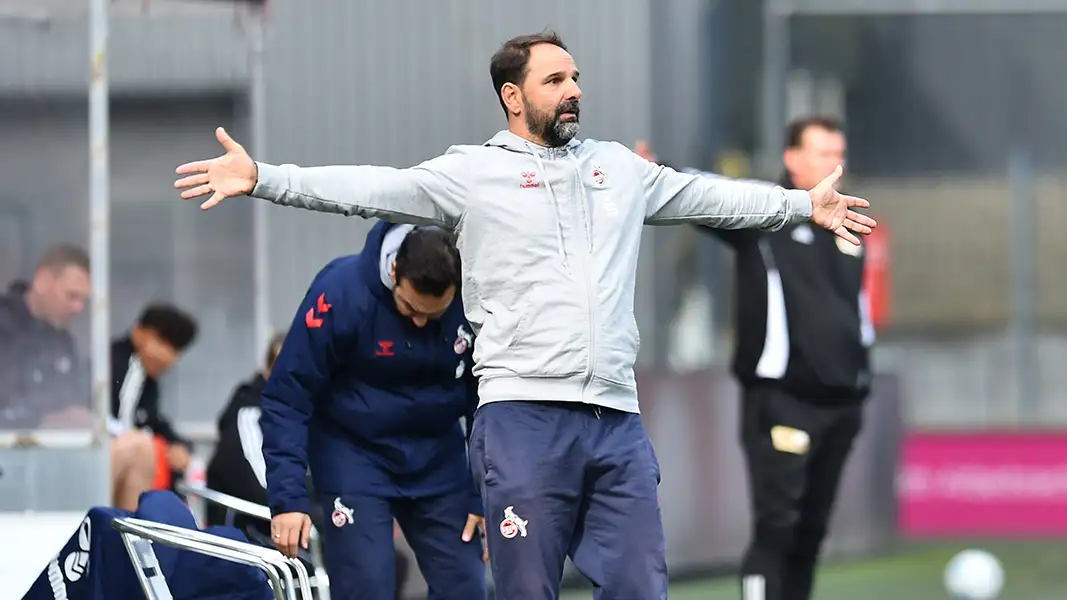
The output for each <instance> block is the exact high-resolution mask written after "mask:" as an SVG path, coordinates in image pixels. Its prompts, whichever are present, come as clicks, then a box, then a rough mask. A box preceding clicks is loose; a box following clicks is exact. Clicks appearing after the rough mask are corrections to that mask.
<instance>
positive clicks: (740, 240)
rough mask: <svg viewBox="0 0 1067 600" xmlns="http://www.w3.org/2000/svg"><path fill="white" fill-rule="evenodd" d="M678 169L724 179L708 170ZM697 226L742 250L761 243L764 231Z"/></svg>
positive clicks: (683, 171)
mask: <svg viewBox="0 0 1067 600" xmlns="http://www.w3.org/2000/svg"><path fill="white" fill-rule="evenodd" d="M664 166H669V165H664ZM677 170H678V171H680V172H682V173H687V174H690V175H698V176H700V177H708V178H711V179H722V176H720V175H716V174H715V173H709V172H708V171H701V170H699V169H692V168H683V169H677ZM696 227H697V229H699V230H700V231H701V232H703V233H706V234H708V235H711V236H713V237H715V238H718V240H719V241H721V242H723V243H725V244H726V245H728V246H730V247H731V248H733V249H734V250H740V249H742V248H745V247H750V246H753V245H755V244H757V243H759V239H760V235H762V233H763V232H762V231H760V230H758V229H722V228H720V227H709V226H707V225H702V224H697V225H696Z"/></svg>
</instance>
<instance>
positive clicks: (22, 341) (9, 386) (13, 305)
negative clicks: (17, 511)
mask: <svg viewBox="0 0 1067 600" xmlns="http://www.w3.org/2000/svg"><path fill="white" fill-rule="evenodd" d="M89 285H90V281H89V255H88V254H86V252H85V251H84V250H82V249H81V248H78V247H75V246H56V247H53V248H50V249H48V250H47V251H45V253H44V255H43V256H42V257H41V260H40V261H39V262H38V264H37V268H36V269H35V270H34V273H33V277H32V278H31V279H30V280H29V281H28V282H21V281H16V282H14V283H13V284H11V287H10V289H9V290H8V293H7V294H5V295H0V429H15V430H31V429H37V428H49V427H53V426H56V427H68V426H72V427H85V428H88V427H89V426H90V425H91V423H92V414H91V413H90V411H89V385H88V381H87V380H86V379H85V378H84V377H83V376H82V375H83V374H84V368H83V367H82V365H81V362H82V361H81V360H80V359H79V357H78V355H77V352H76V350H75V346H74V337H73V336H72V335H71V334H70V330H69V329H68V327H69V325H70V322H71V320H73V319H74V317H76V316H77V315H79V314H80V313H81V312H82V310H84V308H85V304H86V302H87V301H88V299H89Z"/></svg>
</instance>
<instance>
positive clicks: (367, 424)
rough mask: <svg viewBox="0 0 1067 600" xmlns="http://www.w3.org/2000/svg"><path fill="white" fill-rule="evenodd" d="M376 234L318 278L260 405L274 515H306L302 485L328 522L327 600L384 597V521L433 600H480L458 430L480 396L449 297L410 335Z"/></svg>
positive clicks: (472, 496) (466, 339)
mask: <svg viewBox="0 0 1067 600" xmlns="http://www.w3.org/2000/svg"><path fill="white" fill-rule="evenodd" d="M393 227H396V226H395V225H392V224H388V223H384V222H381V223H378V224H377V225H376V226H375V227H374V228H372V229H371V231H370V233H369V235H368V236H367V241H366V244H365V246H364V248H363V251H362V252H361V253H360V254H358V255H352V256H345V257H342V258H338V259H336V260H334V261H333V262H331V263H330V264H328V265H326V267H325V268H323V269H322V271H321V272H320V273H319V274H318V275H317V276H316V277H315V279H314V281H313V282H312V283H311V286H310V289H309V290H308V293H307V296H306V297H305V298H304V301H303V302H302V303H301V305H300V309H299V311H298V313H297V315H296V318H295V320H294V321H293V324H292V326H291V328H290V330H289V332H288V334H287V336H286V338H285V343H284V344H283V346H282V350H281V354H280V355H279V356H278V359H277V362H276V363H275V365H274V368H273V370H272V372H271V376H270V379H269V380H268V382H267V385H266V388H265V389H264V392H263V405H262V417H261V419H260V425H261V428H262V431H263V456H264V460H265V462H266V467H267V468H266V470H267V493H268V494H267V495H268V501H269V504H270V508H271V512H272V513H273V514H280V513H285V512H294V511H295V512H305V513H306V512H308V511H309V508H310V501H311V500H310V499H309V498H307V494H306V486H305V473H306V470H307V469H308V467H310V469H311V476H312V480H313V484H314V487H315V489H316V490H317V492H318V493H319V498H317V499H316V500H317V501H319V502H321V503H322V508H323V510H324V511H325V513H326V515H328V516H329V517H330V519H328V522H327V524H326V527H325V529H326V530H325V531H324V532H323V534H324V542H325V544H324V546H325V550H326V555H327V569H328V571H329V573H330V580H331V587H332V591H333V594H334V597H336V598H343V599H347V598H368V599H369V598H374V599H379V598H380V599H386V598H388V599H389V600H391V599H392V597H393V593H392V590H393V586H394V584H395V583H394V581H393V573H394V562H393V561H394V558H393V553H392V551H391V549H392V539H393V519H394V518H396V520H397V522H398V523H399V524H400V526H401V528H402V529H403V530H404V533H405V536H406V537H407V539H408V541H409V543H411V545H412V547H413V549H414V550H415V552H416V555H417V557H418V559H419V564H420V567H421V569H422V571H423V576H424V577H425V578H426V579H427V583H428V584H429V585H430V587H431V591H432V593H431V598H435V597H440V598H457V599H460V598H463V599H469V598H476V597H484V595H485V574H484V565H482V563H481V542H480V539H478V538H477V537H476V538H475V540H474V541H472V542H470V543H464V542H462V540H461V539H460V534H461V531H462V529H463V526H464V524H465V523H466V520H467V515H468V513H473V514H478V515H481V514H482V508H481V500H480V497H479V495H478V493H477V491H476V490H475V488H474V483H473V479H472V476H471V471H470V468H469V463H468V458H467V447H466V444H467V439H466V436H465V433H464V430H463V428H462V426H461V424H460V418H461V417H465V418H466V419H467V423H471V420H472V415H473V412H474V410H475V408H476V407H477V383H476V380H475V378H474V377H473V376H472V374H471V366H472V358H471V354H472V352H473V347H474V344H473V336H472V334H471V329H470V325H469V324H468V323H467V321H466V319H465V317H464V315H463V306H462V303H461V301H460V300H459V298H458V295H457V299H456V300H455V301H454V302H453V303H452V305H451V306H450V307H449V309H448V311H447V312H446V313H445V314H444V315H442V316H441V318H439V319H437V320H433V321H430V322H429V323H427V324H426V326H424V327H422V328H419V327H416V326H415V325H414V324H413V323H412V322H411V320H410V319H408V318H406V317H403V316H401V315H400V314H399V313H398V312H397V309H396V303H395V301H394V299H393V295H392V291H391V290H390V289H388V288H387V287H386V286H385V285H384V284H383V282H382V279H381V273H380V261H381V255H382V244H383V240H384V239H385V238H386V234H387V233H388V232H389V230H391V229H392V228H393Z"/></svg>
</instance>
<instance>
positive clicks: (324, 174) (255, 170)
mask: <svg viewBox="0 0 1067 600" xmlns="http://www.w3.org/2000/svg"><path fill="white" fill-rule="evenodd" d="M215 135H216V137H217V138H218V140H219V143H220V144H222V147H223V148H224V149H225V150H226V154H224V155H222V156H220V157H218V158H213V159H210V160H202V161H196V162H191V163H186V164H184V165H182V166H180V167H178V169H177V171H176V172H177V173H178V174H179V175H186V177H183V178H181V179H179V180H178V181H176V182H175V183H174V187H176V188H179V189H184V190H185V191H183V192H182V198H185V199H187V200H188V199H191V198H197V197H200V196H205V195H208V194H211V197H210V198H209V199H208V200H207V201H205V202H204V203H203V204H201V205H200V207H201V208H203V209H209V208H212V207H214V206H215V205H217V204H218V203H219V202H221V201H222V200H224V199H226V198H232V197H234V196H245V195H247V196H252V197H253V198H260V199H263V200H268V201H270V202H273V203H275V204H280V205H282V206H294V207H297V208H304V209H307V210H313V211H318V212H328V213H338V214H342V215H345V216H352V215H356V216H359V217H363V218H368V219H369V218H380V219H384V220H386V221H391V222H393V223H412V224H416V225H438V226H440V227H444V228H447V229H453V228H454V227H455V225H456V223H458V222H459V219H460V216H461V215H462V214H463V210H464V204H463V202H464V198H466V192H465V189H464V183H463V164H462V158H461V157H460V155H459V154H457V153H452V152H448V153H445V154H444V155H442V156H439V157H437V158H434V159H431V160H428V161H425V162H423V163H420V164H418V165H416V166H414V167H410V168H407V169H395V168H393V167H376V166H344V167H312V168H301V167H298V166H296V165H280V166H278V165H270V164H266V163H260V162H254V161H253V160H252V158H251V157H250V156H249V155H248V153H247V152H246V151H245V149H244V148H243V147H242V146H241V145H240V144H238V143H237V142H235V141H234V140H233V138H231V137H230V136H229V134H227V133H226V131H225V130H223V129H222V128H221V127H220V128H218V129H217V130H216V132H215Z"/></svg>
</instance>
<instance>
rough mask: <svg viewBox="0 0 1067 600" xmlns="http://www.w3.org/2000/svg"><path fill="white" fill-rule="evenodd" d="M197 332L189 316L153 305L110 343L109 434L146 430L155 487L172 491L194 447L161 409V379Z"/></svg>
mask: <svg viewBox="0 0 1067 600" xmlns="http://www.w3.org/2000/svg"><path fill="white" fill-rule="evenodd" d="M197 329H198V327H197V324H196V321H195V320H194V319H193V318H192V317H190V316H189V315H187V314H185V313H183V312H182V311H180V310H178V309H177V308H174V307H172V306H168V305H162V304H156V305H151V306H149V307H147V308H146V309H145V310H144V312H142V313H141V316H140V318H139V319H138V320H137V323H136V324H135V325H134V326H133V328H132V329H131V330H130V332H129V334H128V335H126V336H124V337H122V338H119V339H118V340H116V341H115V342H114V343H112V345H111V373H112V384H111V420H110V421H109V423H108V428H109V430H110V431H111V433H112V434H113V435H119V434H125V433H127V432H130V431H145V432H146V433H148V434H150V435H151V436H152V437H153V439H154V448H155V450H154V454H155V455H156V456H155V459H156V460H155V464H156V470H155V477H154V481H153V485H152V487H153V488H154V489H170V488H171V487H172V483H173V479H174V477H175V476H176V475H178V474H181V473H183V472H184V471H185V469H186V468H187V467H188V466H189V460H190V448H191V447H192V445H191V444H190V443H189V442H188V441H186V440H184V439H182V438H181V437H180V436H179V435H178V433H177V432H176V431H175V430H174V427H173V425H171V423H170V421H169V420H168V419H167V418H166V417H165V416H164V415H163V413H162V412H161V411H160V407H159V396H160V394H159V378H160V377H162V376H163V374H164V373H166V372H167V370H168V369H170V368H171V366H173V365H174V363H175V362H176V361H177V360H178V357H179V356H180V355H181V354H182V352H184V351H185V349H186V348H188V347H189V345H190V344H192V343H193V340H195V339H196V335H197ZM130 500H132V499H127V500H126V501H125V504H127V505H128V504H129V501H130ZM134 506H136V504H134Z"/></svg>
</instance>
